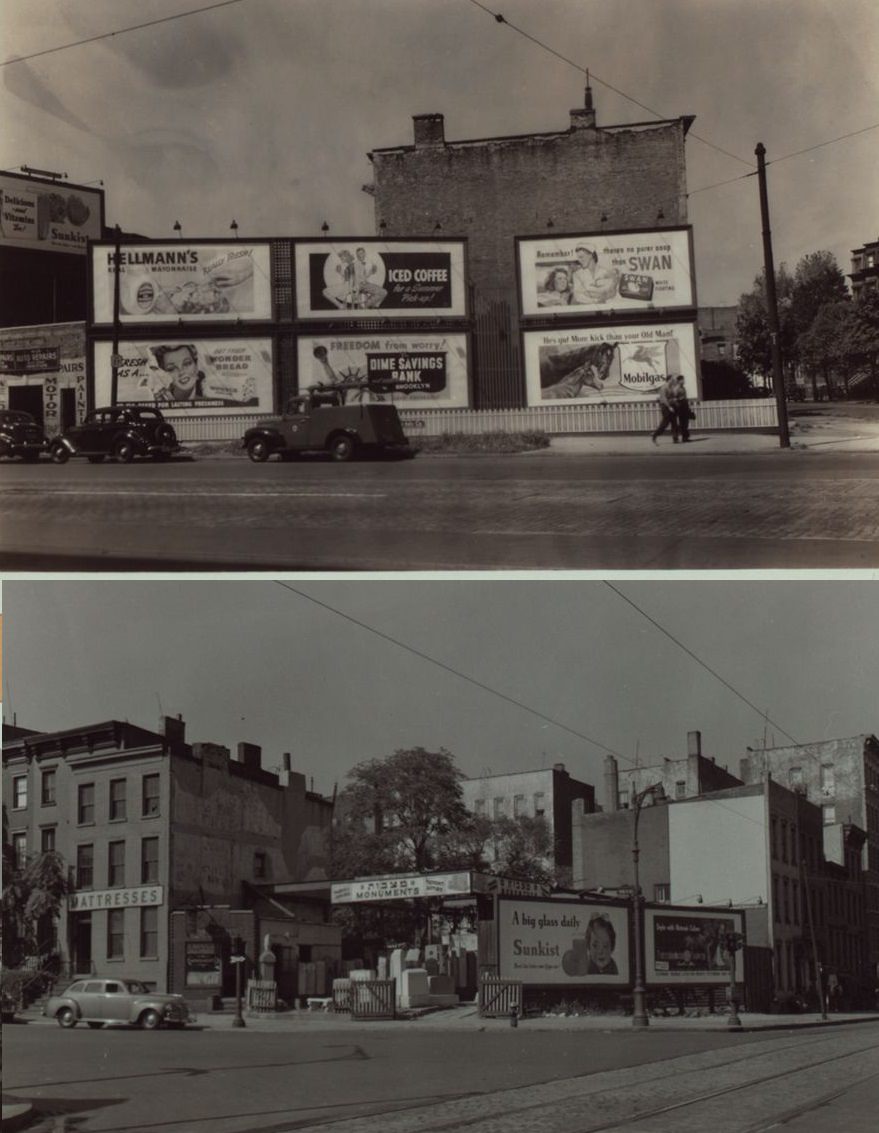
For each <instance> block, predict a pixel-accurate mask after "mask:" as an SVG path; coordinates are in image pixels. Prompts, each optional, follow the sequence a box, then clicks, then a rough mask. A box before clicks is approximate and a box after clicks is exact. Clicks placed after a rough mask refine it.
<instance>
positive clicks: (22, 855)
mask: <svg viewBox="0 0 879 1133" xmlns="http://www.w3.org/2000/svg"><path fill="white" fill-rule="evenodd" d="M12 854H13V857H14V858H15V868H16V869H24V867H25V865H26V864H27V833H26V832H25V831H23V830H22V831H20V832H19V833H17V834H13V835H12Z"/></svg>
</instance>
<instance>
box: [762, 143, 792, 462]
mask: <svg viewBox="0 0 879 1133" xmlns="http://www.w3.org/2000/svg"><path fill="white" fill-rule="evenodd" d="M754 153H755V154H756V155H757V181H758V182H759V185H760V219H761V220H762V222H763V271H764V274H765V276H766V312H767V314H768V316H769V338H770V340H771V342H772V384H773V387H774V389H775V405H776V408H777V410H778V441H779V444H780V445H781V447H782V448H790V429H789V428H788V423H787V400H786V398H785V393H784V370H783V368H782V364H781V338H780V334H779V328H778V297H777V295H776V294H775V264H774V263H773V261H772V232H771V231H770V228H769V197H768V195H767V193H766V147H765V146H764V145H763V143H762V142H758V143H757V148H756V149H755V150H754Z"/></svg>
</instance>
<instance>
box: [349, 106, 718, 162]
mask: <svg viewBox="0 0 879 1133" xmlns="http://www.w3.org/2000/svg"><path fill="white" fill-rule="evenodd" d="M695 121H696V115H695V114H679V115H678V117H677V118H657V119H654V120H652V121H650V122H626V123H619V124H618V125H614V126H595V127H594V128H595V129H596V130H598V131H608V132H610V131H613V130H636V129H639V128H643V127H645V126H673V125H675V124H676V123H678V122H682V123H683V125H684V137H686V136H687V134H688V133H689V130H690V127H691V126H692V125H693V123H694V122H695ZM581 132H582V131H581V130H574V129H572V128H571V127H570V126H569V127H568V128H567V129H565V130H544V131H542V132H540V133H538V134H498V135H495V136H494V137H488V138H461V139H460V140H458V141H449V140H444V141H443V142H442V143H440V144H441V145H443V146H478V145H484V144H485V142H518V141H523V140H526V139H531V138H563V137H567V136H569V135H570V134H574V133H581ZM431 148H432V147H431V146H429V145H425V146H416V145H415V144H414V143H413V144H411V145H405V146H379V147H377V148H376V149H371V150H369V151H368V152H367V155H366V156H367V157H368V158H369V160H370V161H372V157H373V154H377V153H405V152H407V151H409V150H416V149H431Z"/></svg>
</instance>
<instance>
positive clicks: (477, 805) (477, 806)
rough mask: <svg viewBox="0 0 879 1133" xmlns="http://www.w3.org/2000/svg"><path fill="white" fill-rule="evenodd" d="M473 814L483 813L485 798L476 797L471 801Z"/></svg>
mask: <svg viewBox="0 0 879 1133" xmlns="http://www.w3.org/2000/svg"><path fill="white" fill-rule="evenodd" d="M473 813H474V814H485V799H476V800H475V801H474V803H473Z"/></svg>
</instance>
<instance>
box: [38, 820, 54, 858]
mask: <svg viewBox="0 0 879 1133" xmlns="http://www.w3.org/2000/svg"><path fill="white" fill-rule="evenodd" d="M54 852H55V827H54V826H44V827H43V829H42V830H41V831H40V853H41V854H52V853H54Z"/></svg>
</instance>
